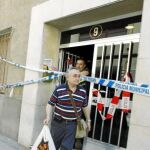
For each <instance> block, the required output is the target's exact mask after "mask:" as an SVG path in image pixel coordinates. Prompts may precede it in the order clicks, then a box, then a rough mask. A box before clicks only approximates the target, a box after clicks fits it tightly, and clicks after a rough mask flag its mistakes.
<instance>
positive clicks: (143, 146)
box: [127, 0, 150, 150]
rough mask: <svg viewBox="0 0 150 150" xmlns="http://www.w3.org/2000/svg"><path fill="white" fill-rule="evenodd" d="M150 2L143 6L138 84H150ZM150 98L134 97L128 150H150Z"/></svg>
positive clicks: (147, 0)
mask: <svg viewBox="0 0 150 150" xmlns="http://www.w3.org/2000/svg"><path fill="white" fill-rule="evenodd" d="M149 6H150V1H149V0H145V1H144V6H143V15H142V24H141V26H142V27H141V38H140V45H139V55H138V61H137V67H136V68H137V70H136V82H137V83H146V84H149V83H150V75H149V74H150V52H149V48H150V42H149V39H150V30H149V29H148V28H149V26H150V21H149V19H148V18H150V9H149ZM149 106H150V98H149V96H142V95H134V101H133V109H132V114H131V122H130V130H129V139H128V145H127V148H128V150H134V149H137V150H149V148H150V142H149V139H150V109H149Z"/></svg>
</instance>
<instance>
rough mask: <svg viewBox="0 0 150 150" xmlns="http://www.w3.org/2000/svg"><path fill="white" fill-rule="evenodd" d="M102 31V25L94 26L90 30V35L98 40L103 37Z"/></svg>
mask: <svg viewBox="0 0 150 150" xmlns="http://www.w3.org/2000/svg"><path fill="white" fill-rule="evenodd" d="M102 31H103V29H102V26H101V25H97V26H92V28H91V29H90V32H89V35H90V37H91V38H92V39H96V38H99V37H100V36H101V34H102Z"/></svg>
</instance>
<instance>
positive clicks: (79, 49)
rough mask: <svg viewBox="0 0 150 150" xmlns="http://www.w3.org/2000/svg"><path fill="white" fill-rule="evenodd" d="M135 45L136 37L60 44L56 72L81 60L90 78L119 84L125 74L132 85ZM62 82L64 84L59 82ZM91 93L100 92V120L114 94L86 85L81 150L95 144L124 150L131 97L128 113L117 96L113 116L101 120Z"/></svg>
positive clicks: (135, 59)
mask: <svg viewBox="0 0 150 150" xmlns="http://www.w3.org/2000/svg"><path fill="white" fill-rule="evenodd" d="M138 44H139V34H132V35H124V36H118V37H112V38H104V39H99V40H91V41H86V42H77V43H70V44H64V45H61V47H60V48H61V49H60V64H59V68H60V71H66V70H67V68H69V66H70V65H72V66H74V65H75V63H76V60H77V59H78V58H79V57H83V58H84V59H86V60H87V66H88V68H89V69H90V70H91V72H90V76H92V77H97V78H104V79H112V80H122V77H123V76H124V75H125V73H129V74H130V77H131V78H132V81H134V78H135V71H136V62H137V56H138ZM62 82H64V80H63V79H62ZM93 89H97V90H98V91H100V94H101V99H103V102H104V108H103V110H102V115H103V116H106V114H107V112H108V109H109V106H110V103H111V100H112V98H113V97H114V93H115V89H111V88H108V87H105V86H100V85H98V84H93V83H90V91H89V100H88V103H89V107H90V109H91V119H92V130H91V131H90V133H89V134H88V138H87V139H86V140H85V141H84V146H83V147H84V149H86V150H88V149H89V147H92V148H93V149H98V147H99V145H97V144H95V143H101V144H102V143H104V144H105V145H106V146H108V147H109V146H113V145H114V146H115V147H116V146H117V147H123V148H126V145H127V139H128V130H129V126H130V114H131V112H132V111H131V108H132V107H131V106H132V105H131V104H132V97H133V95H132V94H131V95H130V102H129V108H128V109H129V111H128V112H124V111H122V109H123V105H122V97H121V95H120V100H119V104H118V105H117V108H116V111H115V114H114V116H113V117H112V118H111V119H107V120H103V119H102V117H101V115H100V114H99V111H98V109H97V97H95V96H94V95H93ZM91 141H92V142H91ZM96 146H97V147H96Z"/></svg>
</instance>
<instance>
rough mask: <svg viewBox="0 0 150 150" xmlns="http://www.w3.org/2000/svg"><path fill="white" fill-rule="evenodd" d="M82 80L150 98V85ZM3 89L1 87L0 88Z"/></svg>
mask: <svg viewBox="0 0 150 150" xmlns="http://www.w3.org/2000/svg"><path fill="white" fill-rule="evenodd" d="M0 60H2V61H5V62H7V63H9V64H11V65H14V66H16V67H20V68H23V69H28V70H31V71H37V72H42V73H44V72H47V73H54V74H55V75H58V76H62V75H64V74H65V73H64V72H58V71H50V70H43V69H36V68H31V67H26V66H23V65H20V64H17V63H14V62H11V61H8V60H6V59H4V58H2V57H0ZM81 80H84V81H88V82H93V83H96V84H100V85H102V86H107V87H109V88H115V89H118V90H124V91H128V92H131V93H135V94H140V95H145V96H150V84H136V83H131V82H122V81H115V80H109V79H102V78H95V77H88V76H82V77H81ZM0 87H1V86H0Z"/></svg>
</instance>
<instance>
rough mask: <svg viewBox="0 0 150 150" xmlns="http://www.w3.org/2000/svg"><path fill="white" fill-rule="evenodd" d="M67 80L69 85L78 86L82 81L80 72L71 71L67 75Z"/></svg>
mask: <svg viewBox="0 0 150 150" xmlns="http://www.w3.org/2000/svg"><path fill="white" fill-rule="evenodd" d="M67 80H68V83H69V84H72V85H73V86H76V85H78V84H79V81H80V72H79V71H78V70H75V69H74V70H71V71H70V72H69V73H68V75H67Z"/></svg>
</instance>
